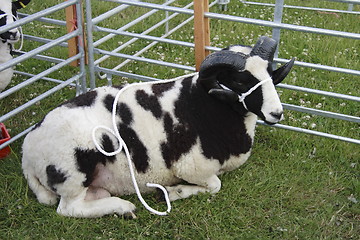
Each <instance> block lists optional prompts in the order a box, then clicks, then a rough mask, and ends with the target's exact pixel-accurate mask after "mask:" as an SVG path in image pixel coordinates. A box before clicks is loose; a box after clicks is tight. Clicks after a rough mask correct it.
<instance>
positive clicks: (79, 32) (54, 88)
mask: <svg viewBox="0 0 360 240" xmlns="http://www.w3.org/2000/svg"><path fill="white" fill-rule="evenodd" d="M31 4H34V3H31ZM31 4H30V5H31ZM37 4H41V3H37ZM80 4H81V0H68V1H65V2H62V3H60V4H56V3H54V5H53V6H51V7H49V8H46V9H44V10H42V11H40V12H36V13H34V14H31V15H28V14H21V13H19V18H21V19H19V20H17V21H15V22H14V23H11V24H8V25H5V26H3V27H0V33H2V32H6V31H8V30H10V29H13V28H21V29H22V32H23V33H24V35H23V40H24V44H23V45H24V47H23V49H25V50H22V49H20V50H19V49H18V50H16V49H15V51H14V58H13V59H12V60H11V61H8V62H5V63H3V64H1V65H0V71H2V70H4V69H7V68H10V67H14V66H16V65H17V66H16V69H15V74H14V76H13V79H12V82H11V84H10V85H9V86H8V87H7V88H6V89H5V90H4V91H3V92H1V93H0V123H5V125H6V127H8V128H11V129H5V128H4V125H2V129H1V133H2V134H1V135H7V134H6V133H7V132H8V131H9V130H11V135H12V137H11V139H7V140H8V141H3V142H1V143H2V144H1V145H0V149H3V148H5V147H6V146H8V145H9V144H10V143H12V142H14V141H16V140H17V139H19V138H21V137H22V136H24V135H25V134H26V133H28V132H29V131H30V130H31V129H32V128H33V127H34V126H35V124H36V123H35V122H32V120H31V119H28V118H25V117H22V116H19V114H20V113H21V112H23V111H25V110H28V109H29V108H30V107H31V106H33V105H37V106H38V108H40V109H41V105H40V104H39V101H41V100H43V99H45V98H47V97H49V96H51V95H53V94H54V93H56V92H58V91H59V90H61V89H63V88H65V87H67V86H73V87H74V88H75V90H76V92H77V93H81V92H84V91H86V78H85V77H86V75H85V58H84V56H85V55H84V48H82V47H81V46H82V42H83V28H82V19H83V17H82V12H81V7H80ZM28 7H29V8H31V6H28ZM67 8H73V9H77V10H76V13H75V12H74V19H76V22H75V21H74V22H73V26H74V29H73V30H72V31H70V32H69V33H66V21H65V20H58V19H56V18H53V17H52V15H54V14H55V15H56V14H57V15H63V16H65V14H64V10H65V9H67ZM29 28H37V29H36V31H37V32H39V35H37V36H34V35H29V34H27V29H29ZM42 30H43V31H47V30H49V31H52V32H55V31H56V32H59V33H54V35H55V36H54V38H53V39H49V38H44V37H42V36H41V33H40V32H41V31H42ZM74 39H77V41H78V42H79V43H80V44H78V46H79V49H78V50H79V51H78V53H75V54H72V56H68V55H67V52H68V51H67V48H68V43H67V41H71V40H74ZM16 47H17V46H16ZM59 52H60V54H59ZM62 52H64V53H65V54H62ZM0 57H1V56H0ZM25 62H27V65H30V66H32V67H31V68H30V69H22V65H23V64H24V63H25ZM76 62H78V64H77V65H78V67H76V70H75V71H76V72H74V73H73V74H71V75H67V76H65V75H64V73H63V69H65V68H66V67H68V65H69V64H71V63H76ZM29 87H31V88H32V89H28V88H29ZM20 96H21V97H20ZM35 114H36V113H35V111H34V112H33V115H35ZM30 115H31V114H30Z"/></svg>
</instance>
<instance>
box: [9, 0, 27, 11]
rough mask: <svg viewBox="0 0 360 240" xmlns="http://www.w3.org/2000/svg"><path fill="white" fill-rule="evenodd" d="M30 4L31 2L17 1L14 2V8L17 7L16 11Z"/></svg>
mask: <svg viewBox="0 0 360 240" xmlns="http://www.w3.org/2000/svg"><path fill="white" fill-rule="evenodd" d="M29 2H30V0H17V1H15V2H13V6H15V8H16V9H21V8H25V7H26V5H28V3H29Z"/></svg>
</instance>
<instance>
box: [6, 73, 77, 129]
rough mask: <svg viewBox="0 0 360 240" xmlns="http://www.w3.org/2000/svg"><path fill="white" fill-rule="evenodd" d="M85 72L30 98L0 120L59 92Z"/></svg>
mask: <svg viewBox="0 0 360 240" xmlns="http://www.w3.org/2000/svg"><path fill="white" fill-rule="evenodd" d="M82 75H83V73H80V74H78V75H75V76H73V77H72V78H69V79H68V80H66V81H64V82H63V83H61V84H59V85H57V86H55V87H53V88H52V89H50V90H48V91H46V92H45V93H43V94H41V95H39V96H37V97H35V98H33V99H31V100H29V101H28V102H26V103H24V104H23V105H21V106H20V107H18V108H15V109H14V110H12V111H11V112H8V113H7V114H5V115H2V116H0V122H4V121H5V120H7V119H9V118H10V117H13V116H14V115H16V114H18V113H19V112H21V111H23V110H25V109H26V108H28V107H30V106H32V105H34V104H35V103H37V102H39V101H40V100H42V99H44V98H46V97H48V96H50V95H51V94H53V93H55V92H57V91H58V90H60V89H62V88H64V87H66V86H68V85H69V84H70V83H72V82H74V81H77V80H79V79H80V78H81V77H82Z"/></svg>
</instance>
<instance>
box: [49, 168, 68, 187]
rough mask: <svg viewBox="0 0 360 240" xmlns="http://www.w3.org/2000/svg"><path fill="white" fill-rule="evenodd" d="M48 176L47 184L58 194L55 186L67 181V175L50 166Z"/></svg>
mask: <svg viewBox="0 0 360 240" xmlns="http://www.w3.org/2000/svg"><path fill="white" fill-rule="evenodd" d="M46 175H47V179H48V180H47V184H48V186H49V187H50V188H51V190H53V191H54V192H56V188H55V186H54V185H55V184H60V183H63V182H65V181H66V178H67V177H66V176H65V173H63V172H62V171H61V170H59V169H56V167H55V165H48V166H47V167H46Z"/></svg>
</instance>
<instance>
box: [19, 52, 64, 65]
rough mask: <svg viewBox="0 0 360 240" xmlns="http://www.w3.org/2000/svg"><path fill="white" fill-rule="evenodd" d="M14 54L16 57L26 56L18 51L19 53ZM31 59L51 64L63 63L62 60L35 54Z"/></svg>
mask: <svg viewBox="0 0 360 240" xmlns="http://www.w3.org/2000/svg"><path fill="white" fill-rule="evenodd" d="M14 53H15V54H17V55H24V54H26V52H23V51H19V52H18V51H16V52H14ZM31 58H34V59H38V60H42V61H47V62H52V63H61V62H63V61H64V59H61V58H55V57H49V56H46V55H41V54H37V55H35V56H32V57H31Z"/></svg>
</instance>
